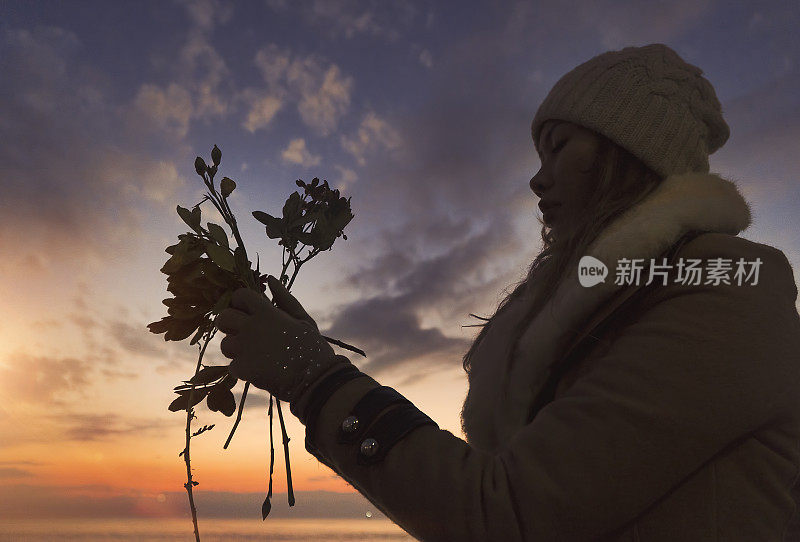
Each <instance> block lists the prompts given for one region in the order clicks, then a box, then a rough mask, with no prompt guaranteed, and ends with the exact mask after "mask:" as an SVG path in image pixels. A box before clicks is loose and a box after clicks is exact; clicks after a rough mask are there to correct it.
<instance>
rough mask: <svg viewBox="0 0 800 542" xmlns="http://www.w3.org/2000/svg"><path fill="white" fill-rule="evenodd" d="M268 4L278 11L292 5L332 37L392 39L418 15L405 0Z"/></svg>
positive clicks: (271, 1)
mask: <svg viewBox="0 0 800 542" xmlns="http://www.w3.org/2000/svg"><path fill="white" fill-rule="evenodd" d="M267 5H268V6H269V7H270V8H272V9H273V10H275V11H277V12H279V13H284V12H286V11H287V9H289V7H290V6H291V8H292V9H293V10H296V11H297V12H298V13H299V15H300V17H301V18H302V20H303V22H305V23H306V24H307V25H309V26H312V27H314V28H315V29H316V30H317V31H319V32H322V33H324V34H326V36H327V37H328V38H332V39H336V38H340V37H342V36H343V37H344V38H346V39H348V40H349V39H352V38H354V37H360V36H370V37H376V38H382V39H385V40H387V41H389V42H395V41H397V40H398V39H399V38H400V36H401V35H402V32H403V31H405V30H407V29H410V28H412V27H413V24H414V22H415V20H416V17H417V15H418V10H417V8H416V7H415V6H414V5H413V3H412V2H410V1H406V0H401V1H398V2H380V1H377V0H370V1H368V2H363V1H360V0H300V1H295V2H292V3H291V4H289V3H287V2H286V1H285V0H268V1H267Z"/></svg>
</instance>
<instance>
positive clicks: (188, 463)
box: [183, 330, 214, 542]
mask: <svg viewBox="0 0 800 542" xmlns="http://www.w3.org/2000/svg"><path fill="white" fill-rule="evenodd" d="M213 336H214V331H213V330H212V331H211V332H210V333H209V334H208V335H207V336H206V340H205V343H204V344H203V347H202V348H201V349H200V355H199V356H198V358H197V367H195V370H194V374H195V375H197V373H198V372H199V371H200V364H201V362H202V361H203V354H204V353H205V351H206V347H207V346H208V343H209V342H211V338H212V337H213ZM193 399H194V384H192V388H191V389H190V390H189V398H188V401H187V403H186V448H184V450H183V460H184V461H185V462H186V479H187V481H186V483H185V484H184V485H183V487H185V488H186V492H187V493H188V494H189V507H190V508H191V510H192V523H193V524H194V537H195V540H196V541H197V542H200V530H199V528H198V526H197V508H196V507H195V504H194V494H193V493H192V486H194V483H193V482H192V465H191V458H190V455H189V443H190V442H191V439H192V435H191V431H192V418H195V417H196V416H195V415H194V408H193V407H191V406H189V405H191V404H192V400H193Z"/></svg>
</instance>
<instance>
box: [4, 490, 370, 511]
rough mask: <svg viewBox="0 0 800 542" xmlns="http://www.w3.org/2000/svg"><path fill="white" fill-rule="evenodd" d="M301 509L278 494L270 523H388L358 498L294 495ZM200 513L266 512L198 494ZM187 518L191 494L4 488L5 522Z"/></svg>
mask: <svg viewBox="0 0 800 542" xmlns="http://www.w3.org/2000/svg"><path fill="white" fill-rule="evenodd" d="M294 494H295V498H296V501H297V503H298V505H299V504H300V503H302V506H294V507H291V508H290V507H289V506H288V503H287V498H286V493H274V494H273V496H272V499H271V501H270V502H271V503H272V510H271V511H270V516H269V517H270V518H295V519H297V518H351V519H356V518H363V517H364V514H365V512H366V511H370V512H371V515H372V517H376V518H378V517H384V516H383V514H381V513H380V511H378V510H376V509H375V506H373V505H372V504H371V503H370V502H369V501H368V500H367V499H366V498H364V497H362V496H361V495H359V494H358V493H336V492H332V491H297V490H295V492H294ZM194 499H195V503H196V505H197V507H198V509H200V510H203V517H206V518H241V517H242V511H243V510H252V509H254V508H253V507H254V506H255V507H256V508H258V507H260V503H261V502H263V500H264V494H263V493H235V492H229V491H196V492H195V494H194ZM185 514H186V492H185V491H183V492H180V491H165V492H162V493H152V492H144V491H141V490H136V489H131V490H128V491H121V490H118V489H116V488H111V487H104V486H48V485H31V484H21V483H15V484H6V485H0V517H3V518H14V519H23V518H30V519H34V518H42V519H47V518H126V517H127V518H135V517H154V518H156V517H161V518H163V517H174V518H183V517H185Z"/></svg>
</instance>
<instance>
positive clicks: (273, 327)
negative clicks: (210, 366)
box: [215, 275, 347, 401]
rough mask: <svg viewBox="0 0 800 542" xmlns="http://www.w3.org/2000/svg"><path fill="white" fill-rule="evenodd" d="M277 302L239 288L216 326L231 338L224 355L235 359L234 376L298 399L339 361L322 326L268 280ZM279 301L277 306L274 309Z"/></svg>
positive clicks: (282, 397)
mask: <svg viewBox="0 0 800 542" xmlns="http://www.w3.org/2000/svg"><path fill="white" fill-rule="evenodd" d="M267 285H268V286H269V289H270V291H271V292H272V299H273V301H272V302H270V300H269V299H267V297H266V296H264V295H263V294H260V293H258V292H256V291H255V290H252V289H250V288H239V289H238V290H236V291H235V292H233V295H232V296H231V301H230V305H229V307H228V308H226V309H224V310H223V311H221V312H220V313H219V315H217V318H216V320H215V324H216V326H217V328H219V330H220V331H222V332H223V333H225V334H226V336H225V337H224V338H223V339H222V341H221V342H220V350H221V352H222V354H223V355H224V356H225V357H227V358H230V359H231V360H232V361H231V363H230V365H229V367H228V370H229V372H230V373H231V374H233V376H235V377H237V378H241V379H242V380H246V381H248V382H250V383H251V384H253V385H254V386H255V387H257V388H260V389H262V390H266V391H268V392H270V393H271V394H272V395H274V396H275V397H277V398H278V399H280V400H282V401H293V400H294V399H296V398H297V396H298V394H300V393H302V391H304V390H305V389H306V388H307V387H308V386H309V385H310V384H311V383H313V382H314V381H315V380H316V379H317V378H318V377H319V376H321V375H322V374H323V373H325V372H326V371H328V370H329V369H330V368H331V366H332V365H334V364H338V363H342V361H343V360H345V359H347V358H344V357H342V356H339V357H338V358H337V357H336V354H335V352H334V351H333V348H332V347H331V345H330V344H328V341H327V340H325V339H324V338H323V337H322V335H320V333H319V330H318V328H317V323H316V322H315V321H314V319H313V318H311V316H309V315H308V313H307V312H306V311H305V309H304V308H303V306H302V305H301V304H300V302H299V301H297V299H295V297H294V296H293V295H292V294H290V293H289V291H288V290H287V289H286V288H285V287H284V286H283V284H281V282H280V281H279V280H278V279H276V278H275V277H273V276H271V275H270V276H269V277H268V278H267ZM273 303H275V305H273Z"/></svg>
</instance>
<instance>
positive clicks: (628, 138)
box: [531, 43, 730, 178]
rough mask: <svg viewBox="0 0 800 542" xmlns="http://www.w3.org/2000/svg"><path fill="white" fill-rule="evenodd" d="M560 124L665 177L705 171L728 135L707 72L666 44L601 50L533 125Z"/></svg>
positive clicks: (560, 85)
mask: <svg viewBox="0 0 800 542" xmlns="http://www.w3.org/2000/svg"><path fill="white" fill-rule="evenodd" d="M548 119H560V120H566V121H569V122H573V123H575V124H579V125H581V126H585V127H587V128H589V129H591V130H594V131H596V132H598V133H601V134H603V135H604V136H606V137H608V138H609V139H611V140H612V141H614V142H615V143H617V144H618V145H620V146H621V147H623V148H625V149H627V150H628V151H630V152H631V153H632V154H633V155H634V156H636V157H638V158H639V159H640V160H642V161H643V162H644V163H645V164H646V165H647V166H649V167H650V168H652V169H653V170H655V171H656V172H657V173H658V174H659V175H661V176H662V177H664V178H666V177H667V176H669V175H672V174H680V173H684V172H700V173H707V172H708V171H709V166H708V155H709V154H713V153H714V152H716V151H717V150H718V149H719V148H720V147H722V145H724V144H725V142H726V141H727V140H728V137H729V136H730V129H729V127H728V125H727V123H726V122H725V120H724V119H723V117H722V107H721V105H720V103H719V100H718V99H717V96H716V93H715V92H714V87H713V86H712V85H711V83H709V82H708V80H706V79H705V78H704V77H703V70H701V69H700V68H698V67H697V66H693V65H692V64H688V63H686V62H684V61H683V60H682V59H681V58H680V56H678V54H677V53H676V52H675V51H673V50H672V49H670V48H669V47H667V46H666V45H664V44H661V43H654V44H650V45H645V46H643V47H625V48H623V49H621V50H619V51H608V52H605V53H602V54H600V55H598V56H596V57H594V58H592V59H590V60H588V61H586V62H584V63H583V64H580V65H579V66H577V67H576V68H575V69H573V70H572V71H570V72H568V73H567V74H565V75H564V76H563V77H561V79H559V80H558V82H556V84H555V85H554V86H553V88H552V90H551V91H550V93H549V94H548V95H547V97H545V99H544V100H543V101H542V104H541V105H540V106H539V109H538V111H537V112H536V115H535V117H534V119H533V123H532V125H531V134H532V135H533V138H534V140H536V141H537V142H538V138H539V132H540V130H541V126H542V124H543V123H544V122H545V121H546V120H548Z"/></svg>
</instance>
